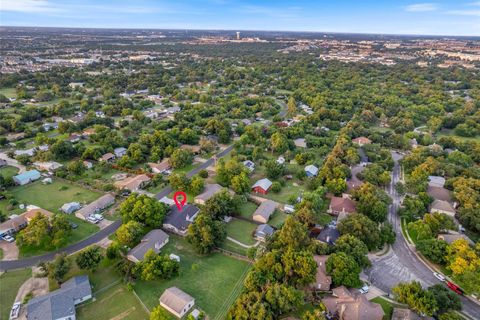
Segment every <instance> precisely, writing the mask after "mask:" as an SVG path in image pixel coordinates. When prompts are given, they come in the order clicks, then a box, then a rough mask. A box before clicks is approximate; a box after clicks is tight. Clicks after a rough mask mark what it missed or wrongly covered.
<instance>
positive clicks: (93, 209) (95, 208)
mask: <svg viewBox="0 0 480 320" xmlns="http://www.w3.org/2000/svg"><path fill="white" fill-rule="evenodd" d="M114 203H115V197H114V196H112V195H111V194H109V193H107V194H105V195H103V196H101V197H100V198H98V199H97V200H95V201H93V202H91V203H90V204H88V205H86V206H85V207H83V208H81V209H80V210H78V211H77V212H76V213H75V216H76V217H77V218H80V219H83V220H87V218H88V216H89V215H91V214H95V213H98V212H100V211H102V210H104V209H105V208H107V207H109V206H111V205H112V204H114Z"/></svg>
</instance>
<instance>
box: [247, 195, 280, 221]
mask: <svg viewBox="0 0 480 320" xmlns="http://www.w3.org/2000/svg"><path fill="white" fill-rule="evenodd" d="M276 208H277V203H276V202H274V201H272V200H266V201H263V202H262V203H261V204H260V205H259V206H258V208H257V210H255V212H254V213H253V216H252V219H253V221H256V222H260V223H267V222H268V220H269V219H270V216H271V215H272V214H273V213H274V212H275V209H276Z"/></svg>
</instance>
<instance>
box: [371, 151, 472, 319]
mask: <svg viewBox="0 0 480 320" xmlns="http://www.w3.org/2000/svg"><path fill="white" fill-rule="evenodd" d="M392 156H393V159H394V161H395V166H394V168H393V171H392V181H391V183H390V187H389V190H388V193H389V195H390V197H391V198H392V200H393V203H392V205H391V206H390V208H389V218H388V219H389V221H390V222H391V224H392V225H393V228H394V230H395V233H396V235H397V240H396V241H395V243H394V244H393V246H392V250H390V251H389V253H387V254H386V255H385V256H382V257H380V258H379V259H377V260H373V261H372V267H371V268H370V269H368V270H366V274H367V275H368V278H369V279H368V280H369V281H370V282H371V283H372V284H373V285H375V286H377V287H378V288H380V289H381V290H383V291H385V292H388V293H391V289H392V287H394V286H395V285H396V284H398V283H399V282H405V281H412V280H417V281H420V282H421V283H422V285H424V286H431V285H434V284H437V283H440V281H439V280H438V279H437V278H435V276H434V275H433V273H432V271H431V270H430V269H429V268H428V267H427V266H426V265H425V264H424V263H423V262H422V261H421V260H419V258H417V256H416V255H415V253H413V250H415V248H414V247H413V246H412V247H411V248H410V247H409V244H408V242H407V240H406V239H405V238H404V237H403V234H402V228H401V221H400V218H399V217H398V216H397V210H398V208H399V207H400V204H401V197H400V196H399V195H398V194H397V192H396V190H395V184H396V183H397V182H398V181H399V180H400V178H401V177H400V165H399V163H398V161H399V160H400V159H401V158H402V157H403V156H402V155H401V154H399V153H397V152H392ZM460 298H461V300H462V304H463V312H464V313H465V314H467V315H468V316H470V317H471V318H472V319H480V316H479V315H480V306H479V305H477V304H475V303H474V302H472V301H470V300H469V299H467V298H465V297H460Z"/></svg>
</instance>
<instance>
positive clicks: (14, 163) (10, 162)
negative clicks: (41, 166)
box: [0, 152, 27, 173]
mask: <svg viewBox="0 0 480 320" xmlns="http://www.w3.org/2000/svg"><path fill="white" fill-rule="evenodd" d="M0 159H3V160H5V161H7V164H8V165H9V166H12V167H16V168H18V173H23V172H25V171H26V170H27V169H26V168H25V166H24V165H22V164H20V163H19V162H18V161H17V160H15V159H12V158H10V157H9V156H8V155H7V154H6V153H5V152H0Z"/></svg>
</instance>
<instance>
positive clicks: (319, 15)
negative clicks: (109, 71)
mask: <svg viewBox="0 0 480 320" xmlns="http://www.w3.org/2000/svg"><path fill="white" fill-rule="evenodd" d="M427 1H428V0H427ZM427 1H423V0H420V1H415V0H413V1H399V0H377V1H373V0H356V1H354V0H329V1H326V0H316V1H315V0H312V1H302V0H298V1H285V0H276V1H274V0H263V1H262V0H257V1H254V0H176V1H166V0H165V1H164V0H76V1H75V0H0V25H1V26H37V27H80V28H85V27H92V28H155V29H222V30H281V31H318V32H348V33H380V34H421V35H465V36H480V1H479V0H448V1H446V0H444V1H442V0H439V1H435V2H427Z"/></svg>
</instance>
